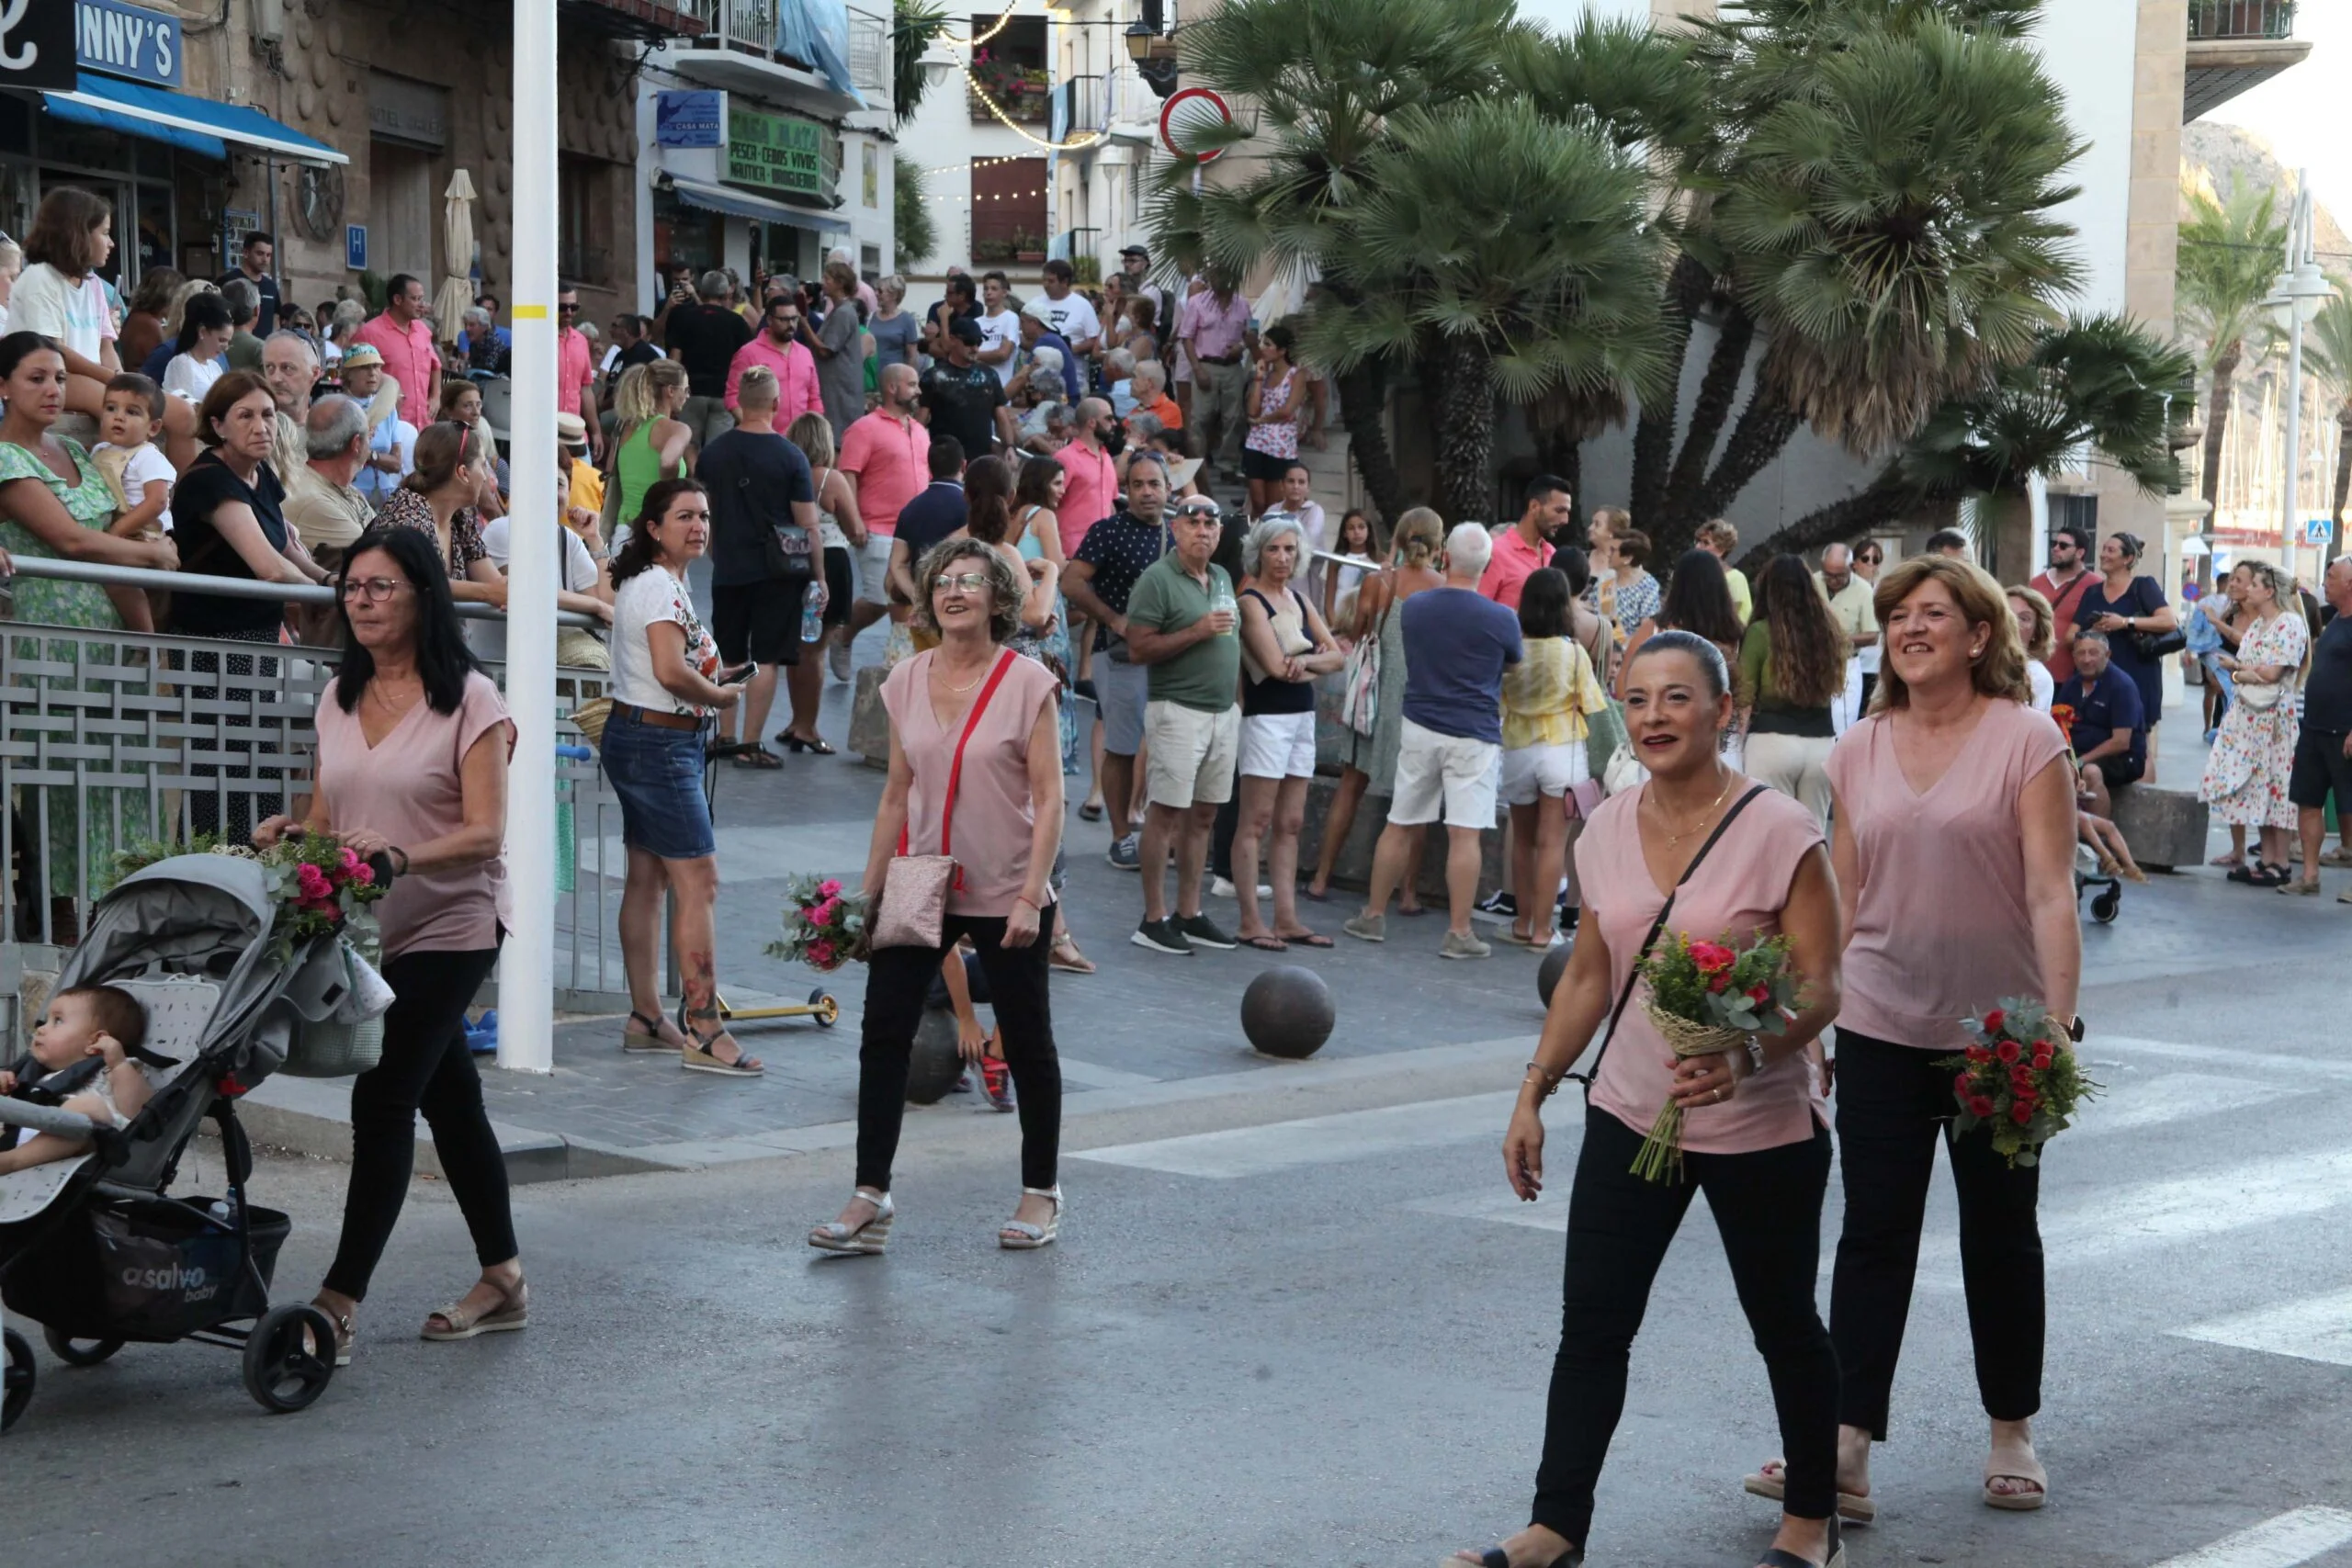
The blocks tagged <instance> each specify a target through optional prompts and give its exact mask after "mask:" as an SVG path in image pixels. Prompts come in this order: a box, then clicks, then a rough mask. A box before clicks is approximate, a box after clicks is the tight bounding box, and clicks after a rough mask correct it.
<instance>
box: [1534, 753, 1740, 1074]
mask: <svg viewBox="0 0 2352 1568" xmlns="http://www.w3.org/2000/svg"><path fill="white" fill-rule="evenodd" d="M1766 787H1767V786H1766V785H1763V784H1758V785H1757V786H1756V787H1755V788H1754V789H1751V790H1749V791H1748V792H1747V794H1746V795H1741V796H1740V797H1739V798H1738V799H1737V800H1735V801H1733V802H1732V806H1731V809H1730V810H1729V811H1726V812H1724V819H1723V820H1722V821H1720V822H1718V823H1716V824H1715V830H1714V831H1713V832H1712V833H1710V834H1708V835H1707V841H1706V842H1705V843H1703V844H1701V845H1700V846H1699V852H1698V853H1697V854H1695V855H1692V856H1691V863H1690V864H1689V865H1686V866H1684V867H1683V868H1682V874H1681V875H1680V876H1679V877H1677V878H1675V882H1674V889H1673V891H1672V892H1670V893H1668V895H1667V896H1666V902H1665V903H1663V904H1661V905H1659V906H1658V909H1657V919H1655V920H1652V921H1651V922H1650V934H1649V935H1647V936H1645V937H1644V938H1642V946H1641V951H1639V952H1638V953H1634V964H1633V967H1632V968H1631V969H1629V970H1627V971H1626V972H1625V984H1624V986H1623V987H1622V988H1620V989H1619V991H1618V992H1617V1005H1616V1006H1615V1007H1613V1008H1611V1010H1609V1032H1607V1033H1605V1034H1603V1035H1602V1036H1601V1037H1600V1050H1598V1051H1595V1052H1594V1053H1593V1054H1592V1066H1590V1067H1589V1068H1588V1069H1587V1070H1586V1071H1584V1072H1581V1073H1565V1074H1562V1075H1561V1076H1562V1077H1564V1078H1574V1079H1575V1080H1576V1081H1577V1082H1578V1083H1580V1084H1582V1085H1584V1091H1585V1095H1586V1097H1587V1098H1588V1099H1589V1098H1590V1097H1591V1094H1592V1080H1593V1079H1594V1078H1596V1077H1600V1064H1601V1061H1602V1059H1603V1058H1604V1057H1606V1056H1607V1055H1609V1043H1610V1042H1611V1041H1612V1040H1614V1039H1616V1038H1617V1021H1618V1020H1619V1019H1622V1018H1623V1017H1624V1016H1625V1004H1626V1003H1627V1002H1629V1001H1631V1000H1633V999H1634V986H1636V985H1638V984H1639V983H1640V981H1641V978H1642V960H1643V959H1645V958H1647V957H1648V956H1649V953H1650V949H1651V947H1653V946H1654V945H1656V944H1657V937H1658V933H1659V932H1660V931H1664V930H1666V921H1667V917H1668V916H1669V915H1671V914H1673V913H1674V900H1675V897H1676V895H1677V894H1679V893H1680V892H1681V891H1682V887H1683V885H1684V884H1685V883H1687V882H1689V881H1690V880H1691V878H1692V877H1693V876H1695V875H1697V874H1698V873H1699V867H1700V866H1701V865H1702V863H1704V862H1705V861H1706V858H1707V852H1708V851H1710V850H1712V849H1713V848H1714V847H1715V841H1716V840H1718V839H1721V838H1722V837H1723V836H1724V829H1727V828H1729V827H1730V826H1731V825H1732V823H1733V822H1734V821H1736V819H1737V818H1738V817H1739V814H1740V813H1741V812H1743V811H1745V810H1747V803H1748V802H1749V801H1751V800H1754V799H1755V798H1756V797H1757V796H1758V795H1762V794H1763V793H1764V791H1765V789H1766Z"/></svg>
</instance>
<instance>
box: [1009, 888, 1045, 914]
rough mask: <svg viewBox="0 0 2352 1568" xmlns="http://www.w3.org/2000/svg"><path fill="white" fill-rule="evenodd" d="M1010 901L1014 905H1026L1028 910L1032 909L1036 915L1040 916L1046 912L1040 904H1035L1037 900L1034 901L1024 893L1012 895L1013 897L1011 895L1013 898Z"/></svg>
mask: <svg viewBox="0 0 2352 1568" xmlns="http://www.w3.org/2000/svg"><path fill="white" fill-rule="evenodd" d="M1012 901H1013V902H1014V903H1016V904H1026V905H1028V906H1029V908H1032V909H1034V910H1035V911H1036V912H1037V913H1038V914H1041V915H1042V914H1044V913H1045V912H1046V908H1045V906H1044V905H1042V904H1040V903H1038V902H1037V900H1035V898H1032V897H1029V895H1027V894H1026V893H1016V894H1014V895H1013V897H1012Z"/></svg>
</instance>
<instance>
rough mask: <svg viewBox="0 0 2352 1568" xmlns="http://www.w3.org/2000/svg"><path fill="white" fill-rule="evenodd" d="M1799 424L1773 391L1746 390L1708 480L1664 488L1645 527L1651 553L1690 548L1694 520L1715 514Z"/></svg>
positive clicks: (1670, 555)
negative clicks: (1653, 521)
mask: <svg viewBox="0 0 2352 1568" xmlns="http://www.w3.org/2000/svg"><path fill="white" fill-rule="evenodd" d="M1803 423H1804V419H1803V418H1802V417H1800V416H1799V415H1798V414H1797V413H1796V412H1795V411H1793V410H1792V409H1791V408H1789V407H1788V405H1787V404H1785V403H1783V402H1782V401H1781V400H1780V398H1779V397H1778V396H1776V395H1775V394H1773V393H1771V392H1770V391H1768V390H1766V389H1764V388H1762V387H1760V386H1759V387H1758V388H1756V389H1755V390H1753V391H1751V392H1750V393H1749V394H1748V399H1747V408H1746V409H1744V410H1742V411H1741V412H1740V416H1739V423H1736V424H1735V425H1733V426H1732V431H1731V440H1730V441H1729V442H1728V443H1726V444H1725V446H1724V455H1723V459H1722V461H1720V462H1718V463H1717V464H1716V465H1715V470H1714V472H1713V473H1712V474H1710V475H1708V476H1707V482H1706V483H1705V484H1703V485H1701V486H1699V487H1698V488H1697V490H1696V491H1668V493H1667V497H1666V504H1665V505H1664V506H1663V507H1662V508H1661V509H1660V512H1659V517H1658V522H1657V526H1655V527H1652V528H1647V529H1645V530H1644V532H1645V533H1647V534H1648V535H1649V536H1650V543H1651V545H1652V547H1653V550H1652V555H1651V558H1652V559H1653V560H1665V561H1669V562H1670V561H1672V560H1673V559H1674V558H1675V557H1676V556H1678V555H1679V554H1680V553H1681V552H1682V551H1683V550H1685V549H1687V548H1688V547H1690V544H1691V536H1693V535H1695V534H1696V533H1697V532H1698V531H1699V525H1700V524H1702V523H1703V522H1705V521H1706V520H1707V519H1708V518H1710V517H1715V516H1720V515H1721V514H1722V513H1723V511H1724V508H1725V507H1727V506H1729V505H1730V504H1731V502H1732V499H1733V498H1734V497H1735V496H1736V495H1738V494H1739V492H1740V491H1743V490H1745V489H1747V486H1748V483H1749V482H1750V481H1751V480H1753V479H1755V478H1756V476H1757V475H1758V474H1760V473H1762V472H1763V471H1764V468H1765V466H1766V465H1767V464H1769V463H1770V462H1771V460H1772V459H1773V458H1775V457H1779V456H1780V455H1781V447H1783V446H1787V445H1788V444H1789V437H1790V436H1792V435H1794V434H1796V433H1797V427H1798V426H1799V425H1801V424H1803Z"/></svg>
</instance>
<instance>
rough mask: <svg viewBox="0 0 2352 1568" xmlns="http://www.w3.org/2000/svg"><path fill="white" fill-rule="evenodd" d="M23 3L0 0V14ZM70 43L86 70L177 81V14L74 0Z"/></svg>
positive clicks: (108, 0)
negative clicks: (72, 33)
mask: <svg viewBox="0 0 2352 1568" xmlns="http://www.w3.org/2000/svg"><path fill="white" fill-rule="evenodd" d="M51 4H52V6H53V5H54V0H51ZM42 8H43V7H42V6H41V4H40V0H34V6H33V9H34V10H36V11H39V10H40V9H42ZM55 8H57V9H60V10H62V9H63V7H62V6H57V7H55ZM22 9H23V6H21V5H16V4H12V0H0V16H6V15H7V14H8V13H9V12H10V11H11V10H22ZM74 52H75V54H76V55H77V57H78V58H79V59H80V61H81V64H82V69H83V70H85V71H97V72H102V73H105V74H107V75H108V76H127V77H129V78H130V80H132V81H134V82H144V83H146V84H148V85H150V86H154V87H176V86H178V85H180V19H179V18H178V17H167V16H164V14H163V13H161V12H159V11H142V10H141V9H140V8H139V7H138V6H126V5H124V4H122V0H74ZM67 85H69V86H70V85H72V84H70V83H69V84H67Z"/></svg>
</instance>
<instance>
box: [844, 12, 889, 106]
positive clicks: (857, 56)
mask: <svg viewBox="0 0 2352 1568" xmlns="http://www.w3.org/2000/svg"><path fill="white" fill-rule="evenodd" d="M849 74H850V79H851V80H852V81H854V82H855V83H856V84H857V89H858V91H859V92H861V93H864V94H865V97H866V101H867V102H868V103H870V104H873V105H874V106H875V107H877V108H878V107H885V106H887V105H888V103H889V101H890V87H891V84H890V74H891V55H890V21H889V18H888V17H877V16H876V15H875V14H874V13H873V12H871V11H861V10H859V9H858V8H857V7H856V6H851V7H850V13H849Z"/></svg>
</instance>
